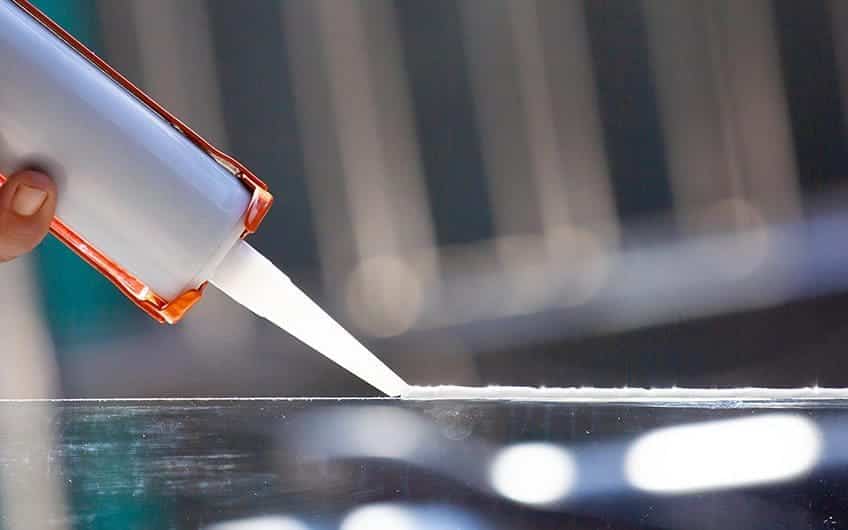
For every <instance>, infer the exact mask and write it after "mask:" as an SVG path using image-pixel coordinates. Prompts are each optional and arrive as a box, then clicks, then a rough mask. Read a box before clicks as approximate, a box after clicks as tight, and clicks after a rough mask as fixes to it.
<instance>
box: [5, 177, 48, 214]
mask: <svg viewBox="0 0 848 530" xmlns="http://www.w3.org/2000/svg"><path fill="white" fill-rule="evenodd" d="M45 200H47V192H46V191H44V190H40V189H38V188H33V187H32V186H27V185H26V184H21V185H20V186H18V189H16V190H15V196H14V197H13V198H12V209H13V210H14V211H15V213H16V214H18V215H23V216H26V217H29V216H30V215H33V214H35V212H37V211H38V210H39V209H40V208H41V205H42V204H44V201H45Z"/></svg>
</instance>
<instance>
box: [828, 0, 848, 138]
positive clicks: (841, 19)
mask: <svg viewBox="0 0 848 530" xmlns="http://www.w3.org/2000/svg"><path fill="white" fill-rule="evenodd" d="M827 8H828V15H829V16H830V24H831V29H830V32H831V35H832V36H833V50H834V53H835V55H836V67H837V75H838V76H839V94H840V97H839V102H840V103H841V109H842V123H843V132H842V134H843V137H845V138H848V2H845V1H844V0H827Z"/></svg>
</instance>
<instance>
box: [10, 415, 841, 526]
mask: <svg viewBox="0 0 848 530" xmlns="http://www.w3.org/2000/svg"><path fill="white" fill-rule="evenodd" d="M846 420H848V411H846V409H845V402H837V401H827V402H815V403H813V402H807V403H799V402H781V403H771V404H768V405H764V404H762V403H760V404H756V403H753V402H748V403H745V402H738V401H737V402H732V401H724V402H714V403H700V404H686V403H680V402H678V403H667V404H661V405H638V404H637V405H633V404H628V405H624V404H620V405H619V404H573V403H570V404H566V403H555V402H549V403H544V402H534V403H530V402H524V403H522V402H505V401H408V402H399V401H397V400H388V399H372V400H331V399H327V400H238V401H231V400H213V401H202V400H185V401H168V400H158V401H108V402H103V401H99V402H98V401H77V402H53V403H48V402H3V403H0V421H2V423H3V425H2V429H0V479H2V482H0V492H2V494H0V495H2V501H3V504H2V505H1V506H2V512H0V513H2V517H0V520H2V525H0V526H2V527H3V528H4V529H5V530H17V528H126V529H132V528H139V529H141V528H144V529H158V528H162V529H165V528H173V529H183V528H192V529H194V528H212V529H217V530H221V529H224V530H227V529H246V530H304V529H321V530H324V529H327V530H330V529H341V530H363V529H369V530H380V529H387V530H389V529H390V530H407V529H410V530H419V529H428V530H429V529H438V530H442V529H445V530H447V529H451V530H453V529H474V530H476V529H524V528H527V529H531V528H532V529H544V528H556V529H562V528H580V529H582V528H587V529H589V528H593V529H594V528H609V529H629V528H681V529H699V528H740V529H755V528H764V529H765V528H769V529H774V528H791V529H798V528H811V529H812V528H816V529H822V528H842V525H843V524H844V521H845V519H846V515H848V509H846V508H845V502H844V500H843V499H844V496H845V495H846V494H848V488H846V486H848V477H846V475H845V471H844V470H845V467H844V466H845V463H846V460H848V443H846V442H848V429H846V425H845V422H846ZM50 436H55V442H54V443H52V444H51V443H49V442H47V441H45V439H46V438H49V437H50ZM24 525H26V526H24Z"/></svg>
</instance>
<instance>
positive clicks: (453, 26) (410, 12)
mask: <svg viewBox="0 0 848 530" xmlns="http://www.w3.org/2000/svg"><path fill="white" fill-rule="evenodd" d="M394 7H395V11H396V13H397V19H398V26H399V29H400V38H401V44H402V48H403V52H404V64H405V66H406V74H407V76H408V78H409V83H410V89H411V95H412V100H413V106H414V111H415V112H414V114H415V123H416V130H417V133H418V140H419V146H420V150H421V158H422V166H423V169H424V172H425V174H426V181H427V182H426V184H427V190H428V195H429V199H430V204H431V205H432V211H433V214H432V215H433V221H434V225H435V231H436V235H437V240H438V243H439V244H441V245H443V246H452V245H461V244H466V243H474V242H478V241H482V240H488V239H490V238H491V237H492V235H493V227H492V217H491V212H490V207H489V201H488V193H487V190H488V186H487V182H486V171H485V169H484V167H483V166H484V162H483V158H482V153H481V146H480V135H479V134H478V132H477V125H476V123H475V116H474V103H473V97H472V93H471V87H470V80H469V72H468V61H467V58H466V51H465V50H466V46H465V43H464V40H463V34H462V23H461V18H460V14H459V10H460V9H459V6H458V5H457V2H456V1H455V0H430V1H428V2H421V1H419V0H395V2H394Z"/></svg>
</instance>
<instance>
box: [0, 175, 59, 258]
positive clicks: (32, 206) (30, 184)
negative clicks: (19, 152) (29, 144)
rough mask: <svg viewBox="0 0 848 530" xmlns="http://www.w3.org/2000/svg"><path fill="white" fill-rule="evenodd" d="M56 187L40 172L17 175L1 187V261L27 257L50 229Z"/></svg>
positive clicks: (54, 205)
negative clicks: (23, 255)
mask: <svg viewBox="0 0 848 530" xmlns="http://www.w3.org/2000/svg"><path fill="white" fill-rule="evenodd" d="M55 211H56V185H55V184H54V183H53V181H52V180H50V178H49V177H48V176H47V175H45V174H43V173H39V172H37V171H31V170H26V171H21V172H19V173H15V174H14V175H12V176H11V177H9V179H8V180H7V181H6V183H5V184H4V185H3V186H2V187H0V261H8V260H10V259H13V258H16V257H18V256H20V255H21V254H26V253H27V252H29V251H30V250H32V249H33V248H35V246H36V245H38V244H39V243H40V242H41V240H42V239H44V236H45V235H47V231H48V230H49V228H50V221H52V220H53V215H54V213H55Z"/></svg>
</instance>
